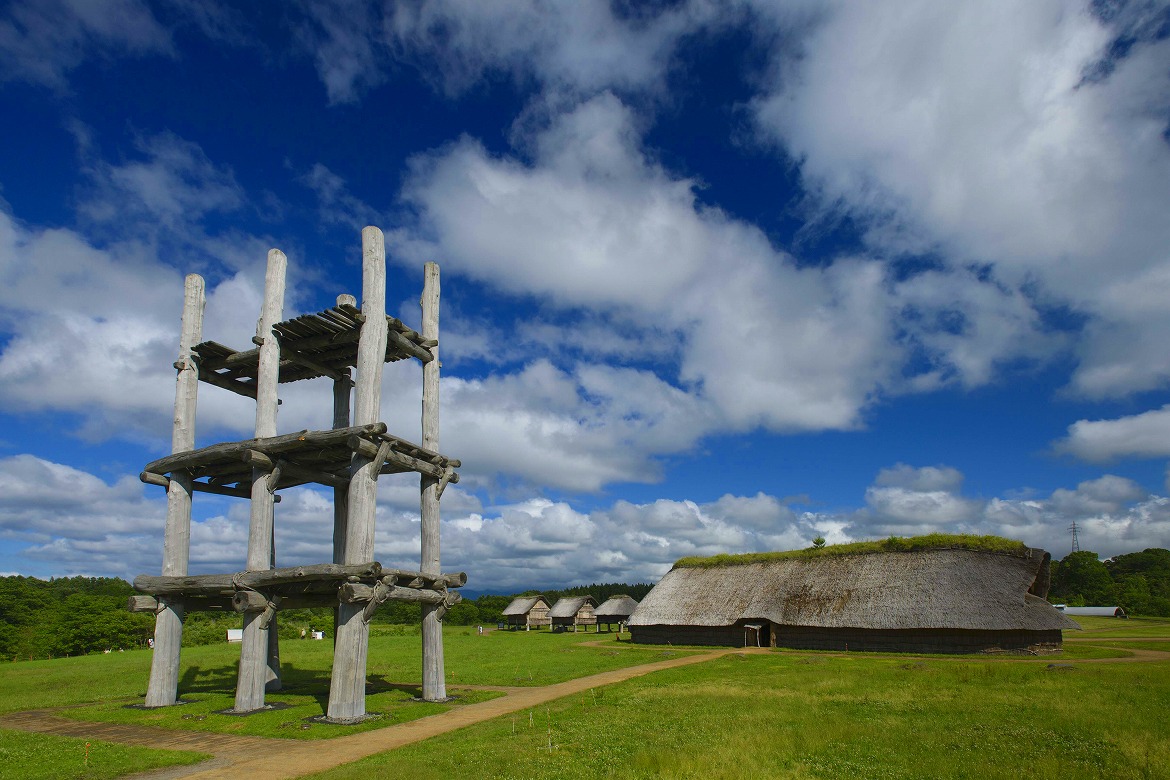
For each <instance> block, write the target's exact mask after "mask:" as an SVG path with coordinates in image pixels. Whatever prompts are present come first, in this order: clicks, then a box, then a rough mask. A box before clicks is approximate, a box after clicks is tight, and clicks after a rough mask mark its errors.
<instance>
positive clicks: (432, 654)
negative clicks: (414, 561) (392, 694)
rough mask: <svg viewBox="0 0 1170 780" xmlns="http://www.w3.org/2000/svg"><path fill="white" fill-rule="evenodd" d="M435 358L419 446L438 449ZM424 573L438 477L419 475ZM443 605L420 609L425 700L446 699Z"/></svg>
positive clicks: (428, 284)
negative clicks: (420, 444)
mask: <svg viewBox="0 0 1170 780" xmlns="http://www.w3.org/2000/svg"><path fill="white" fill-rule="evenodd" d="M422 337H423V339H424V340H426V341H427V343H429V342H432V341H434V342H437V341H438V338H439V266H438V265H437V264H436V263H427V264H426V266H425V267H424V270H423V293H422ZM430 351H431V355H433V357H434V359H433V360H431V361H430V362H429V363H424V364H423V390H422V446H423V447H424V448H425V449H428V450H432V451H434V452H438V451H439V347H438V345H437V344H436V345H435V346H433V347H430ZM419 482H420V492H421V497H420V507H419V510H420V511H419V514H420V516H421V520H422V522H421V526H422V529H421V535H422V563H421V566H420V567H419V569H420V571H422V572H423V574H435V575H437V574H439V573H440V572H441V569H440V568H439V480H437V479H435V478H434V477H431V476H428V475H426V474H420V475H419ZM443 609H444V605H442V604H424V605H423V608H422V642H423V688H422V697H423V699H425V700H426V701H443V700H444V699H446V698H447V682H446V680H445V679H444V670H443V623H442V621H441V619H440V618H441V616H442V614H443Z"/></svg>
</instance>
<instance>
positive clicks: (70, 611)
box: [0, 576, 652, 661]
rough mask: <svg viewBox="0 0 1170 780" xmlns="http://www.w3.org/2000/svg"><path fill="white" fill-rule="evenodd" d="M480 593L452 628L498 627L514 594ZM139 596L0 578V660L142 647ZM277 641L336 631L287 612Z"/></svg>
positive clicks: (122, 587) (413, 614) (310, 612)
mask: <svg viewBox="0 0 1170 780" xmlns="http://www.w3.org/2000/svg"><path fill="white" fill-rule="evenodd" d="M651 587H652V586H651V585H649V584H648V583H638V584H634V585H627V584H623V583H601V584H597V583H595V584H592V585H588V586H581V587H575V588H568V589H565V590H546V591H543V594H544V596H545V598H547V599H548V600H549V603H550V604H551V603H554V602H555V601H556V600H557V599H558V598H560V597H561V596H577V595H585V594H589V595H591V596H593V597H594V598H595V599H597V602H598V603H599V604H600V603H601V602H603V601H605V600H606V599H608V598H609V597H610V596H614V595H617V594H621V593H625V594H627V595H630V596H633V597H634V598H635V599H638V600H639V601H640V600H641V599H642V598H643V597H644V596H645V595H646V594H647V593H648V592H649V591H650V588H651ZM536 593H537V591H530V592H527V593H525V594H515V595H511V596H501V595H494V594H482V595H480V596H477V597H476V598H474V599H466V600H464V601H462V602H460V603H459V604H456V605H455V606H454V607H452V608H451V610H450V611H449V612H448V613H447V615H446V617H444V618H443V622H444V623H446V624H447V625H455V626H474V625H494V624H496V623H498V622H500V620H502V617H503V611H504V609H505V608H506V607H507V606H508V604H509V603H511V601H512V599H513V598H515V596H516V595H535V594H536ZM134 594H135V591H134V589H133V588H132V587H131V586H130V583H128V582H126V581H125V580H122V579H118V578H115V577H59V578H53V579H49V580H41V579H37V578H36V577H21V576H9V577H0V659H3V660H12V661H24V660H33V659H37V658H61V657H63V656H70V655H86V654H89V653H102V652H106V651H111V652H117V651H121V650H129V649H132V648H135V647H145V646H147V645H148V644H149V642H150V639H151V638H152V637H153V636H154V615H151V614H143V613H131V612H129V611H128V610H127V609H126V602H127V600H128V598H129V597H130V596H132V595H134ZM371 622H373V623H375V624H381V625H402V626H418V625H419V624H420V623H421V622H422V610H421V607H420V606H419V605H418V604H409V603H406V602H401V601H389V602H386V603H385V604H383V605H382V606H381V608H379V609H378V611H377V612H376V613H374V618H373V620H372V621H371ZM242 625H243V619H242V617H241V616H240V615H237V614H235V613H228V614H222V613H214V612H192V613H190V614H189V615H187V617H186V619H185V621H184V626H183V644H184V645H185V646H194V645H208V644H216V643H219V642H223V641H224V639H225V637H226V634H227V630H228V629H229V628H240V627H241V626H242ZM277 626H278V630H279V632H280V638H281V639H282V640H283V639H300V638H302V636H303V635H302V631H303V632H305V633H304V635H307V634H308V632H310V631H312V630H318V631H325V632H326V635H327V636H332V634H333V611H332V610H330V609H298V610H282V611H281V612H280V614H279V616H278V618H277Z"/></svg>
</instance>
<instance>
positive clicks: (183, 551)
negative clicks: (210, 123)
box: [146, 274, 206, 707]
mask: <svg viewBox="0 0 1170 780" xmlns="http://www.w3.org/2000/svg"><path fill="white" fill-rule="evenodd" d="M205 303H206V294H205V292H204V284H203V277H201V276H199V275H197V274H190V275H189V276H188V277H187V278H186V280H185V281H184V285H183V324H182V330H181V332H180V335H179V359H178V360H176V361H175V368H176V369H177V370H178V372H179V374H178V378H177V379H176V380H175V418H174V427H173V428H172V429H171V452H172V453H176V452H188V451H190V450H193V449H195V408H196V399H197V396H198V393H199V370H198V368H197V367H196V366H195V363H194V361H193V360H192V359H191V348H192V347H194V346H195V345H196V344H198V343H199V341H200V340H201V339H202V338H203V308H204V304H205ZM191 482H192V480H191V477H190V476H189V475H186V474H175V475H174V476H172V477H171V479H170V481H169V483H168V484H167V522H166V530H165V531H164V532H163V563H162V573H163V576H180V577H181V576H183V575H185V574H186V573H187V564H188V561H189V560H190V555H191V490H192V487H191ZM183 617H184V609H183V602H182V600H181V599H162V598H160V599H159V600H158V613H157V614H156V616H155V620H154V657H153V658H151V663H150V683H149V685H148V686H147V689H146V706H147V707H166V706H169V705H171V704H174V703H175V702H176V701H177V700H178V694H179V654H180V650H181V647H182V642H183Z"/></svg>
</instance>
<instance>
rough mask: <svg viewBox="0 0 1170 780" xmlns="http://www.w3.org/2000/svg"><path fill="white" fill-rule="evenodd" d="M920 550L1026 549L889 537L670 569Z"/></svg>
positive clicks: (683, 561) (684, 561)
mask: <svg viewBox="0 0 1170 780" xmlns="http://www.w3.org/2000/svg"><path fill="white" fill-rule="evenodd" d="M923 550H979V551H982V552H994V553H1001V554H1004V555H1020V556H1022V555H1025V554H1026V553H1027V551H1028V546H1027V545H1026V544H1024V543H1023V542H1017V541H1016V540H1014V539H1004V538H1003V537H1002V536H975V535H973V534H927V535H925V536H907V537H901V536H891V537H890V538H888V539H876V540H872V541H867V542H851V543H849V544H830V545H827V546H825V547H809V548H807V549H804V550H785V551H783V552H760V553H744V554H743V555H726V554H724V555H712V556H711V557H709V558H699V557H690V558H680V559H679V560H678V561H677V562H676V563H675V564H674V568H676V569H680V568H710V567H713V566H743V565H746V564H749V563H766V562H767V561H779V560H784V559H786V558H820V557H822V556H827V555H868V554H870V553H882V552H920V551H923Z"/></svg>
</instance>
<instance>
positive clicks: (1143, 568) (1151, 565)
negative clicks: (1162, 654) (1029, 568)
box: [1048, 547, 1170, 617]
mask: <svg viewBox="0 0 1170 780" xmlns="http://www.w3.org/2000/svg"><path fill="white" fill-rule="evenodd" d="M1048 600H1049V601H1051V602H1052V603H1054V604H1068V605H1069V606H1071V607H1085V606H1102V607H1104V606H1110V607H1111V606H1119V607H1124V608H1125V611H1126V612H1128V613H1129V614H1131V615H1154V616H1158V617H1170V550H1164V549H1162V548H1160V547H1153V548H1149V549H1146V550H1142V551H1141V552H1134V553H1128V554H1126V555H1118V556H1116V557H1114V558H1110V559H1108V560H1105V561H1102V560H1100V559H1099V558H1098V557H1097V553H1095V552H1085V551H1079V552H1074V553H1070V554H1069V555H1067V556H1065V557H1064V559H1062V560H1060V561H1053V563H1052V588H1051V590H1049V592H1048Z"/></svg>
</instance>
